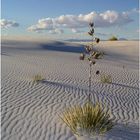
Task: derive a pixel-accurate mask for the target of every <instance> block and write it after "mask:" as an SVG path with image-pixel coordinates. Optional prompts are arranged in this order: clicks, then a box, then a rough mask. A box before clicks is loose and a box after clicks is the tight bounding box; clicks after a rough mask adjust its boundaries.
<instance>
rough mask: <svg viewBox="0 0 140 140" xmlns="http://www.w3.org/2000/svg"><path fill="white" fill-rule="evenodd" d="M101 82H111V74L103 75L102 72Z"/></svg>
mask: <svg viewBox="0 0 140 140" xmlns="http://www.w3.org/2000/svg"><path fill="white" fill-rule="evenodd" d="M101 82H102V83H109V84H110V83H112V77H111V75H105V74H102V75H101Z"/></svg>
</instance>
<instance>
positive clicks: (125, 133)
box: [105, 124, 139, 140]
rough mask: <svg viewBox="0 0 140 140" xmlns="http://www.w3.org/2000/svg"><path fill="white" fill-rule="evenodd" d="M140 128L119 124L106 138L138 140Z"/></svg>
mask: <svg viewBox="0 0 140 140" xmlns="http://www.w3.org/2000/svg"><path fill="white" fill-rule="evenodd" d="M138 139H139V128H138V126H132V125H128V126H126V125H124V124H117V125H116V126H115V127H114V128H113V129H112V130H111V131H110V132H108V133H107V134H106V136H105V140H138Z"/></svg>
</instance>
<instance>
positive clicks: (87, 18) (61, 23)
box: [28, 10, 133, 33]
mask: <svg viewBox="0 0 140 140" xmlns="http://www.w3.org/2000/svg"><path fill="white" fill-rule="evenodd" d="M92 21H93V22H94V23H95V26H96V27H100V28H102V27H111V26H121V25H125V24H127V23H129V22H132V21H133V20H132V19H131V18H130V17H129V14H128V13H127V12H122V13H118V12H116V11H110V10H108V11H105V12H103V13H97V12H91V13H88V14H84V15H83V14H79V15H61V16H59V17H56V18H44V19H40V20H38V23H37V24H36V25H32V26H30V27H29V28H28V30H29V31H35V32H37V31H40V30H48V31H49V32H53V31H54V30H55V29H56V28H57V29H61V28H67V29H71V30H72V32H74V33H77V32H80V30H79V29H81V28H85V27H87V25H88V23H89V22H92Z"/></svg>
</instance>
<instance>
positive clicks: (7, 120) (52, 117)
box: [1, 40, 139, 140]
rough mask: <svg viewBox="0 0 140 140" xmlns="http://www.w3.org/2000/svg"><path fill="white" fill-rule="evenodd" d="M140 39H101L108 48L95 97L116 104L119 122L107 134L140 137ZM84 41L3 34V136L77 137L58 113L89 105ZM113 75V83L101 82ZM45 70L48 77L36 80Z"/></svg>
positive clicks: (114, 138)
mask: <svg viewBox="0 0 140 140" xmlns="http://www.w3.org/2000/svg"><path fill="white" fill-rule="evenodd" d="M138 43H139V42H138V41H115V42H111V41H101V42H100V43H99V46H97V47H98V49H99V50H101V51H103V52H104V53H105V55H104V58H103V59H101V60H98V62H97V64H96V65H95V66H94V67H93V69H92V96H91V97H92V101H93V102H95V101H99V102H101V103H102V104H103V105H106V107H107V108H108V109H110V110H111V114H112V115H111V118H113V119H114V120H116V121H117V122H118V124H117V125H116V126H115V128H114V129H113V130H112V131H110V132H109V133H108V134H106V135H105V139H104V140H119V139H120V140H138V139H139V129H138V123H139V78H138V77H139V59H138V58H139V53H138V52H139V44H138ZM83 44H84V43H83V42H82V43H81V42H78V43H71V42H66V41H64V42H61V41H42V42H41V41H7V40H2V44H1V47H2V50H1V56H2V61H1V65H2V74H1V78H2V88H1V107H2V111H1V117H2V118H1V132H2V133H1V134H2V136H1V138H2V140H76V138H75V136H74V135H73V134H72V132H71V131H70V129H69V128H68V127H67V126H66V125H65V124H64V123H63V122H62V121H61V120H60V119H59V117H58V114H59V113H61V112H62V111H63V110H64V109H65V108H66V107H69V106H73V105H76V104H80V105H83V104H84V103H85V101H86V100H87V94H88V63H87V62H86V61H80V60H79V55H80V53H81V52H83V51H84V47H83ZM97 70H99V71H100V73H101V74H103V73H105V74H110V75H111V76H112V83H111V84H107V83H105V84H103V83H101V82H100V76H97V75H96V71H97ZM37 74H40V75H42V76H43V78H45V80H44V81H43V82H42V83H38V84H36V83H34V84H33V77H34V76H35V75H37Z"/></svg>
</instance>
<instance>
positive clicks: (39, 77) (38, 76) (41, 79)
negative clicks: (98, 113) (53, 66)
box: [33, 74, 44, 83]
mask: <svg viewBox="0 0 140 140" xmlns="http://www.w3.org/2000/svg"><path fill="white" fill-rule="evenodd" d="M43 80H44V78H43V77H42V76H41V75H39V74H37V75H35V76H34V77H33V83H38V82H41V81H43Z"/></svg>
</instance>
